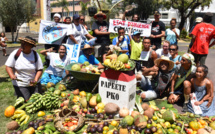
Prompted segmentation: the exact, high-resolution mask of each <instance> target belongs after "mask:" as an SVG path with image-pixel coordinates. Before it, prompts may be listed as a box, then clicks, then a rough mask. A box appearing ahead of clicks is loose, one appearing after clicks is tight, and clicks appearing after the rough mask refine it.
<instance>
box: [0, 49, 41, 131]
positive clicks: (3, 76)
mask: <svg viewBox="0 0 215 134" xmlns="http://www.w3.org/2000/svg"><path fill="white" fill-rule="evenodd" d="M40 50H42V49H38V50H37V52H39V51H40ZM40 57H41V59H42V61H43V62H44V60H45V57H44V56H43V55H41V54H40ZM0 89H1V90H0V104H1V108H0V120H1V121H0V134H5V133H6V131H7V129H6V124H7V122H10V121H11V119H9V118H6V117H5V116H4V110H5V108H6V107H8V106H9V105H13V104H14V103H15V100H16V97H15V96H14V88H13V85H12V82H11V79H10V78H9V76H8V74H7V72H6V70H5V66H1V67H0Z"/></svg>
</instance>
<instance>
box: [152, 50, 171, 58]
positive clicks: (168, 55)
mask: <svg viewBox="0 0 215 134" xmlns="http://www.w3.org/2000/svg"><path fill="white" fill-rule="evenodd" d="M155 52H156V54H157V56H158V58H160V57H161V55H164V56H166V57H171V55H170V53H169V52H168V54H164V53H163V48H160V49H157V50H156V51H155Z"/></svg>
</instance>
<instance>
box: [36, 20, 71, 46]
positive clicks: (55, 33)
mask: <svg viewBox="0 0 215 134" xmlns="http://www.w3.org/2000/svg"><path fill="white" fill-rule="evenodd" d="M68 26H69V25H67V24H61V23H55V22H52V21H45V20H41V22H40V31H39V39H38V43H42V44H61V43H62V40H63V39H64V37H65V35H66V32H67V27H68Z"/></svg>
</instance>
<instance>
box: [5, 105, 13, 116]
mask: <svg viewBox="0 0 215 134" xmlns="http://www.w3.org/2000/svg"><path fill="white" fill-rule="evenodd" d="M14 112H15V107H14V106H8V107H7V108H6V109H5V111H4V116H5V117H12V116H13V114H14Z"/></svg>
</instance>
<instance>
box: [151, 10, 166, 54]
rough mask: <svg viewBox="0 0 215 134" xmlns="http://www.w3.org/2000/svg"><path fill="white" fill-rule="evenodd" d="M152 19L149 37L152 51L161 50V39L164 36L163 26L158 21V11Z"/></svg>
mask: <svg viewBox="0 0 215 134" xmlns="http://www.w3.org/2000/svg"><path fill="white" fill-rule="evenodd" d="M154 18H155V21H153V22H152V31H151V36H150V37H151V38H152V49H154V50H157V49H158V48H161V38H162V37H164V36H165V24H164V23H163V22H162V21H160V12H159V11H155V13H154Z"/></svg>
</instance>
